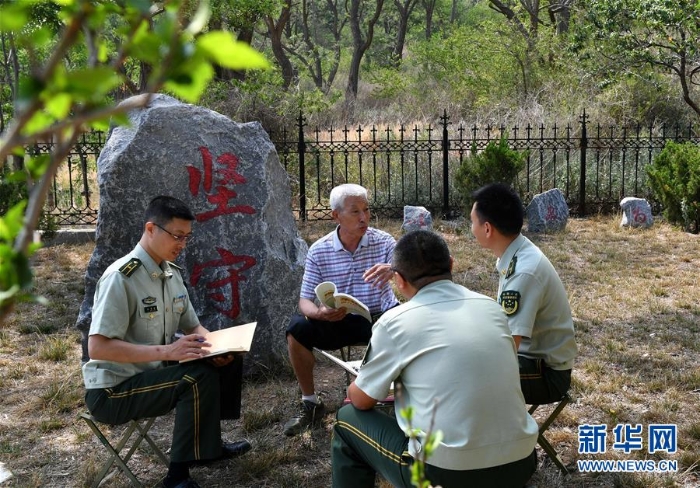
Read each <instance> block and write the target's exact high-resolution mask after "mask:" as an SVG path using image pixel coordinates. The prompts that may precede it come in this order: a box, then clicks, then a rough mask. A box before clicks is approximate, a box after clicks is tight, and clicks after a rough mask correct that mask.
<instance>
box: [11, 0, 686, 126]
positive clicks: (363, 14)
mask: <svg viewBox="0 0 700 488" xmlns="http://www.w3.org/2000/svg"><path fill="white" fill-rule="evenodd" d="M8 3H11V2H8V1H7V0H0V5H2V4H8ZM147 3H148V2H147ZM190 4H191V7H190V14H191V15H193V16H194V14H195V12H196V10H195V7H196V2H190ZM210 7H211V17H210V18H209V19H208V23H207V25H206V26H205V27H204V29H203V32H206V30H207V29H211V30H214V29H217V30H224V31H230V32H233V33H234V35H235V36H236V37H237V39H238V40H239V41H242V42H245V43H248V44H250V45H251V46H252V47H254V48H255V49H257V50H258V51H260V52H262V53H264V54H265V55H266V57H267V58H268V59H269V60H270V61H271V65H272V69H268V70H261V71H236V70H234V69H230V68H222V67H219V66H217V67H215V71H214V73H213V74H212V81H211V82H210V83H209V85H208V87H207V89H206V90H205V91H204V94H203V96H202V98H201V100H200V102H199V103H200V104H201V105H203V106H206V107H208V108H211V109H213V110H216V111H218V112H220V113H222V114H224V115H227V116H229V117H230V118H232V119H233V120H236V121H241V122H245V121H250V120H260V121H262V122H263V125H264V126H265V127H266V128H268V129H274V128H275V127H279V126H282V125H285V124H288V123H289V122H290V121H291V120H292V119H294V118H295V117H297V116H298V115H299V113H300V112H303V113H304V114H305V115H306V117H307V123H308V124H309V125H318V126H321V127H324V126H325V127H330V126H336V127H337V126H339V125H345V124H360V123H362V124H367V123H373V124H389V125H392V124H394V125H398V124H400V123H406V122H407V123H420V122H431V121H434V120H436V119H437V118H438V117H439V116H440V115H441V114H442V113H443V111H445V110H446V111H447V112H448V113H449V114H450V116H451V120H452V121H453V122H460V121H465V122H467V123H468V124H469V125H471V124H484V125H485V124H489V123H491V124H497V125H498V126H500V125H504V126H506V127H510V126H513V125H519V124H520V125H526V124H527V123H530V124H532V125H533V126H537V125H539V124H541V123H546V124H547V125H548V126H553V125H554V124H557V125H558V126H561V127H563V126H565V125H566V124H568V123H575V122H576V121H577V120H578V117H579V116H580V115H581V114H582V112H583V111H584V110H585V111H586V113H587V114H588V115H589V116H590V119H591V120H592V121H594V122H596V123H600V124H602V125H603V126H608V125H632V126H634V125H636V124H641V125H642V126H649V125H655V126H656V125H660V124H667V125H675V124H680V125H681V126H686V125H687V124H689V123H694V122H695V121H697V118H698V115H700V108H699V105H700V92H699V91H698V79H697V74H698V70H699V69H700V52H699V49H700V24H698V22H697V19H698V18H700V2H698V1H697V0H694V1H691V0H673V1H671V0H592V1H587V2H582V1H576V0H503V1H501V0H478V1H476V0H235V1H232V0H211V1H210ZM184 11H185V13H187V12H188V10H187V6H186V7H185V9H184ZM158 21H159V19H158V15H155V16H154V17H153V22H154V23H156V24H157V23H158ZM32 22H33V23H38V24H41V26H42V28H43V29H44V30H45V32H46V35H56V37H57V36H58V32H59V30H60V27H61V20H60V17H59V7H58V3H51V2H39V3H37V4H36V5H35V6H34V7H33V19H32ZM118 28H120V26H119V25H117V24H114V25H113V26H110V25H107V26H103V27H102V29H101V30H102V32H101V35H103V36H105V37H106V45H107V46H108V49H109V48H110V47H111V49H113V50H114V52H115V53H116V52H117V51H118V50H119V49H118V48H119V46H118V45H117V43H118V39H119V37H118V36H117V35H116V30H117V29H118ZM110 29H112V31H113V33H114V34H115V35H113V36H112V35H111V34H110ZM89 34H90V27H89V26H86V27H85V35H86V36H88V35H89ZM0 41H1V42H0V48H1V49H2V60H1V62H2V66H1V67H0V68H1V69H0V105H1V109H2V110H1V115H2V117H0V131H3V130H4V129H5V125H6V124H7V121H8V120H9V119H10V117H11V115H12V114H13V110H14V109H13V102H14V101H15V100H16V98H17V96H18V91H19V88H18V87H19V82H20V80H21V78H22V76H23V75H25V74H27V73H28V72H30V69H31V67H32V66H34V65H36V64H37V63H39V62H40V61H41V60H42V58H44V59H45V58H46V57H48V56H49V54H50V53H51V52H52V49H53V47H54V46H52V45H51V43H48V44H46V45H45V46H44V47H43V48H42V49H40V50H35V51H34V52H27V51H25V50H22V49H16V48H15V46H14V44H13V39H12V38H11V36H8V35H7V34H6V33H3V34H2V39H0ZM110 42H111V45H110ZM94 55H95V53H92V52H90V51H89V49H88V48H87V47H86V46H84V45H81V44H77V45H76V46H75V47H74V48H73V49H72V50H71V52H70V53H68V55H67V56H65V58H64V63H65V64H66V68H67V69H68V70H70V69H80V68H81V67H82V66H87V65H88V63H89V62H90V59H91V57H92V56H94ZM122 69H123V74H124V75H126V76H125V78H124V79H125V81H124V83H123V84H122V85H121V86H120V87H119V88H118V89H116V90H113V91H112V93H111V96H113V97H114V99H115V100H119V99H123V98H127V97H129V96H131V95H134V94H138V93H141V92H142V91H143V90H144V89H145V88H146V86H147V80H148V79H149V76H150V74H151V73H152V71H153V69H154V66H153V64H149V63H148V62H145V61H143V60H131V61H130V60H127V61H126V62H125V63H124V65H123V68H122ZM166 91H167V90H166Z"/></svg>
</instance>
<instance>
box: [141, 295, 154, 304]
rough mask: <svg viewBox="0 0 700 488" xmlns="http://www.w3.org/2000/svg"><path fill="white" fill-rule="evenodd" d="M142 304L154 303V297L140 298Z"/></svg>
mask: <svg viewBox="0 0 700 488" xmlns="http://www.w3.org/2000/svg"><path fill="white" fill-rule="evenodd" d="M141 302H142V303H143V304H144V305H153V304H154V303H156V297H146V298H143V299H142V300H141Z"/></svg>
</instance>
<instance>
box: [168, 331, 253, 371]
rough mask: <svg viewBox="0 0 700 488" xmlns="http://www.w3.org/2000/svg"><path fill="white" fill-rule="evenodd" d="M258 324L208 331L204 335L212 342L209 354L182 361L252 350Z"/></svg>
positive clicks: (207, 349)
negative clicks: (251, 346)
mask: <svg viewBox="0 0 700 488" xmlns="http://www.w3.org/2000/svg"><path fill="white" fill-rule="evenodd" d="M257 325H258V323H257V322H250V323H248V324H243V325H235V326H233V327H228V328H226V329H221V330H213V331H211V332H207V333H206V334H205V335H204V337H205V339H206V341H207V342H208V343H209V344H211V347H208V348H206V349H205V351H208V353H207V355H206V356H202V357H201V358H192V359H183V360H182V361H180V362H181V363H186V362H188V361H197V360H199V359H207V358H210V357H213V356H220V355H222V354H228V353H231V352H248V351H250V345H251V344H252V343H253V334H255V327H256V326H257Z"/></svg>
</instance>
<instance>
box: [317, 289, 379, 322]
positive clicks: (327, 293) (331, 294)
mask: <svg viewBox="0 0 700 488" xmlns="http://www.w3.org/2000/svg"><path fill="white" fill-rule="evenodd" d="M316 296H317V297H318V300H319V301H320V302H321V303H323V304H324V305H325V306H326V307H329V308H341V307H345V309H347V311H348V313H356V314H357V315H362V316H363V317H364V318H366V319H367V320H369V321H370V322H372V314H370V313H369V308H368V307H367V305H365V304H364V303H362V302H361V301H360V300H358V299H357V298H355V297H354V296H352V295H348V294H347V293H340V292H339V291H338V289H337V288H336V287H335V285H334V284H333V283H331V282H330V281H324V282H323V283H320V284H319V285H318V286H317V287H316Z"/></svg>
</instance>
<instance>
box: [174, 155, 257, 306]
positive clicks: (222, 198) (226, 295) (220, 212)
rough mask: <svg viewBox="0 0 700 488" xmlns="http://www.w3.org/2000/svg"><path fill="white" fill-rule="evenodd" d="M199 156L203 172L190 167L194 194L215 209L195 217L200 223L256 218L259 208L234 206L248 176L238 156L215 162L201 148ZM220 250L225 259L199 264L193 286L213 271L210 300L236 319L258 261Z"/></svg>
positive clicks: (221, 156)
mask: <svg viewBox="0 0 700 488" xmlns="http://www.w3.org/2000/svg"><path fill="white" fill-rule="evenodd" d="M199 152H200V154H201V155H202V168H201V169H200V168H198V167H195V166H193V165H188V166H187V173H188V175H189V190H190V194H192V196H194V197H198V196H199V195H200V191H201V192H202V193H203V195H204V197H205V198H206V200H207V202H209V203H210V204H213V205H214V208H212V209H211V210H207V211H205V212H201V213H197V214H195V217H196V218H197V222H204V221H207V220H211V219H213V218H215V217H222V216H225V215H231V214H244V215H253V214H255V213H256V212H255V208H253V207H252V206H250V205H243V204H240V203H239V204H232V203H231V200H233V199H234V198H236V197H237V196H238V193H237V192H236V191H235V190H234V189H233V187H234V186H235V185H242V184H245V183H246V182H247V180H246V178H245V176H243V175H242V174H241V173H239V171H238V163H239V162H240V161H239V159H238V156H236V155H235V154H232V153H229V152H226V153H223V154H222V155H220V156H219V157H217V158H216V161H214V159H213V158H212V154H211V152H210V151H209V149H208V148H206V147H204V146H202V147H200V148H199ZM216 250H217V252H218V253H219V256H220V257H221V259H214V260H211V261H207V262H205V263H198V264H195V265H194V268H193V270H192V276H191V283H192V286H197V283H199V281H200V279H201V278H202V275H203V273H204V271H205V270H207V269H209V270H213V272H212V274H214V275H215V278H214V279H211V281H209V282H208V283H206V284H205V287H206V289H207V297H208V298H209V299H210V300H212V301H213V302H215V303H216V304H219V305H220V306H216V305H215V306H214V308H216V309H217V310H218V311H219V312H221V313H222V314H223V315H225V316H227V317H229V318H232V319H235V318H236V317H238V315H239V314H240V312H241V304H240V303H241V302H240V285H239V283H240V282H241V281H245V280H246V279H247V278H246V277H245V276H244V275H243V274H242V273H243V271H246V270H248V269H250V268H251V267H253V266H254V265H255V264H256V260H255V257H253V256H245V255H236V254H234V253H233V252H232V251H230V250H227V249H223V248H220V247H217V248H216ZM217 268H224V271H223V277H222V278H216V277H217V276H222V273H221V272H220V271H219V272H217ZM205 281H206V280H205Z"/></svg>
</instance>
